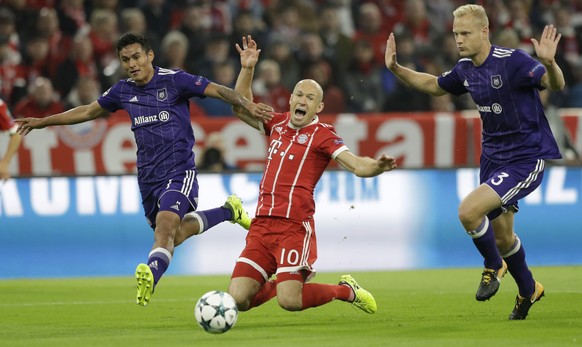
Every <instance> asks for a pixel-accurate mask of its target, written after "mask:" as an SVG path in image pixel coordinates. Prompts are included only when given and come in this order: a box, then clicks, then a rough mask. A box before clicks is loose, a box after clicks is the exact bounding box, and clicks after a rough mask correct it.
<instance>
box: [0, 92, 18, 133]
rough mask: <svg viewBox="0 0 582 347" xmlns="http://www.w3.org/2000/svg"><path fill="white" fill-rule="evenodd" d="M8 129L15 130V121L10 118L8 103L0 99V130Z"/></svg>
mask: <svg viewBox="0 0 582 347" xmlns="http://www.w3.org/2000/svg"><path fill="white" fill-rule="evenodd" d="M6 130H10V131H11V132H16V123H14V120H13V119H12V115H11V114H10V110H9V109H8V105H6V103H5V102H4V100H2V99H0V131H6Z"/></svg>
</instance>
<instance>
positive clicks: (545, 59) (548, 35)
mask: <svg viewBox="0 0 582 347" xmlns="http://www.w3.org/2000/svg"><path fill="white" fill-rule="evenodd" d="M561 37H562V34H560V33H558V29H556V27H554V26H553V25H546V26H545V27H544V31H543V32H542V37H541V38H540V41H539V42H538V40H536V39H534V38H532V39H531V42H532V43H533V45H534V50H535V51H536V55H537V56H538V59H539V60H540V61H541V63H542V64H544V65H545V66H549V65H551V64H552V62H553V61H554V57H555V55H556V49H557V47H558V42H560V38H561Z"/></svg>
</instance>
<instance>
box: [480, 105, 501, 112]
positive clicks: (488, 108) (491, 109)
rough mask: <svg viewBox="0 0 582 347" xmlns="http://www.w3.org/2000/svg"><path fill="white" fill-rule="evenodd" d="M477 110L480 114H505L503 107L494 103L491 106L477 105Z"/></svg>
mask: <svg viewBox="0 0 582 347" xmlns="http://www.w3.org/2000/svg"><path fill="white" fill-rule="evenodd" d="M477 110H478V111H479V112H493V113H495V114H500V113H501V112H503V107H501V105H499V104H498V103H494V104H493V105H491V106H481V105H477Z"/></svg>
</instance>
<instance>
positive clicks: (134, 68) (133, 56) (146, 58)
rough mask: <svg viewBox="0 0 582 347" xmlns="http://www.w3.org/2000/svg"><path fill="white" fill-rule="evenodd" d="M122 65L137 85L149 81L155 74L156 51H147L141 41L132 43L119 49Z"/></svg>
mask: <svg viewBox="0 0 582 347" xmlns="http://www.w3.org/2000/svg"><path fill="white" fill-rule="evenodd" d="M119 60H120V61H121V67H122V68H123V70H125V72H126V73H127V76H129V77H130V78H133V80H134V81H135V83H136V84H137V85H144V84H146V83H148V82H149V81H150V80H151V79H152V77H153V76H154V67H153V65H152V61H153V60H154V52H153V51H151V50H150V51H149V52H146V51H144V50H143V48H142V47H141V45H140V44H139V43H132V44H130V45H127V46H125V47H123V48H122V49H121V50H120V51H119Z"/></svg>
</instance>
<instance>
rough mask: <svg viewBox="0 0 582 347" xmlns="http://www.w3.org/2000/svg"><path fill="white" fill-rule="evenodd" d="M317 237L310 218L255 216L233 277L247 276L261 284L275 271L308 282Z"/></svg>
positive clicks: (282, 277) (282, 278)
mask: <svg viewBox="0 0 582 347" xmlns="http://www.w3.org/2000/svg"><path fill="white" fill-rule="evenodd" d="M315 260H317V240H316V238H315V223H314V221H313V218H311V219H309V220H307V221H303V222H301V221H296V220H290V219H287V218H279V217H256V218H255V219H254V220H253V223H252V224H251V229H250V230H249V233H248V235H247V237H246V246H245V249H244V250H243V251H242V253H241V255H240V256H239V258H238V259H237V261H236V266H235V268H234V271H233V273H232V278H235V277H250V278H253V279H255V280H257V281H259V282H260V283H264V282H265V281H267V280H268V279H269V278H270V277H271V276H272V275H273V274H277V280H278V281H279V282H282V281H285V280H290V279H293V280H303V281H308V280H309V279H311V278H312V277H313V276H314V275H315V270H313V268H312V265H313V263H314V262H315Z"/></svg>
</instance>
